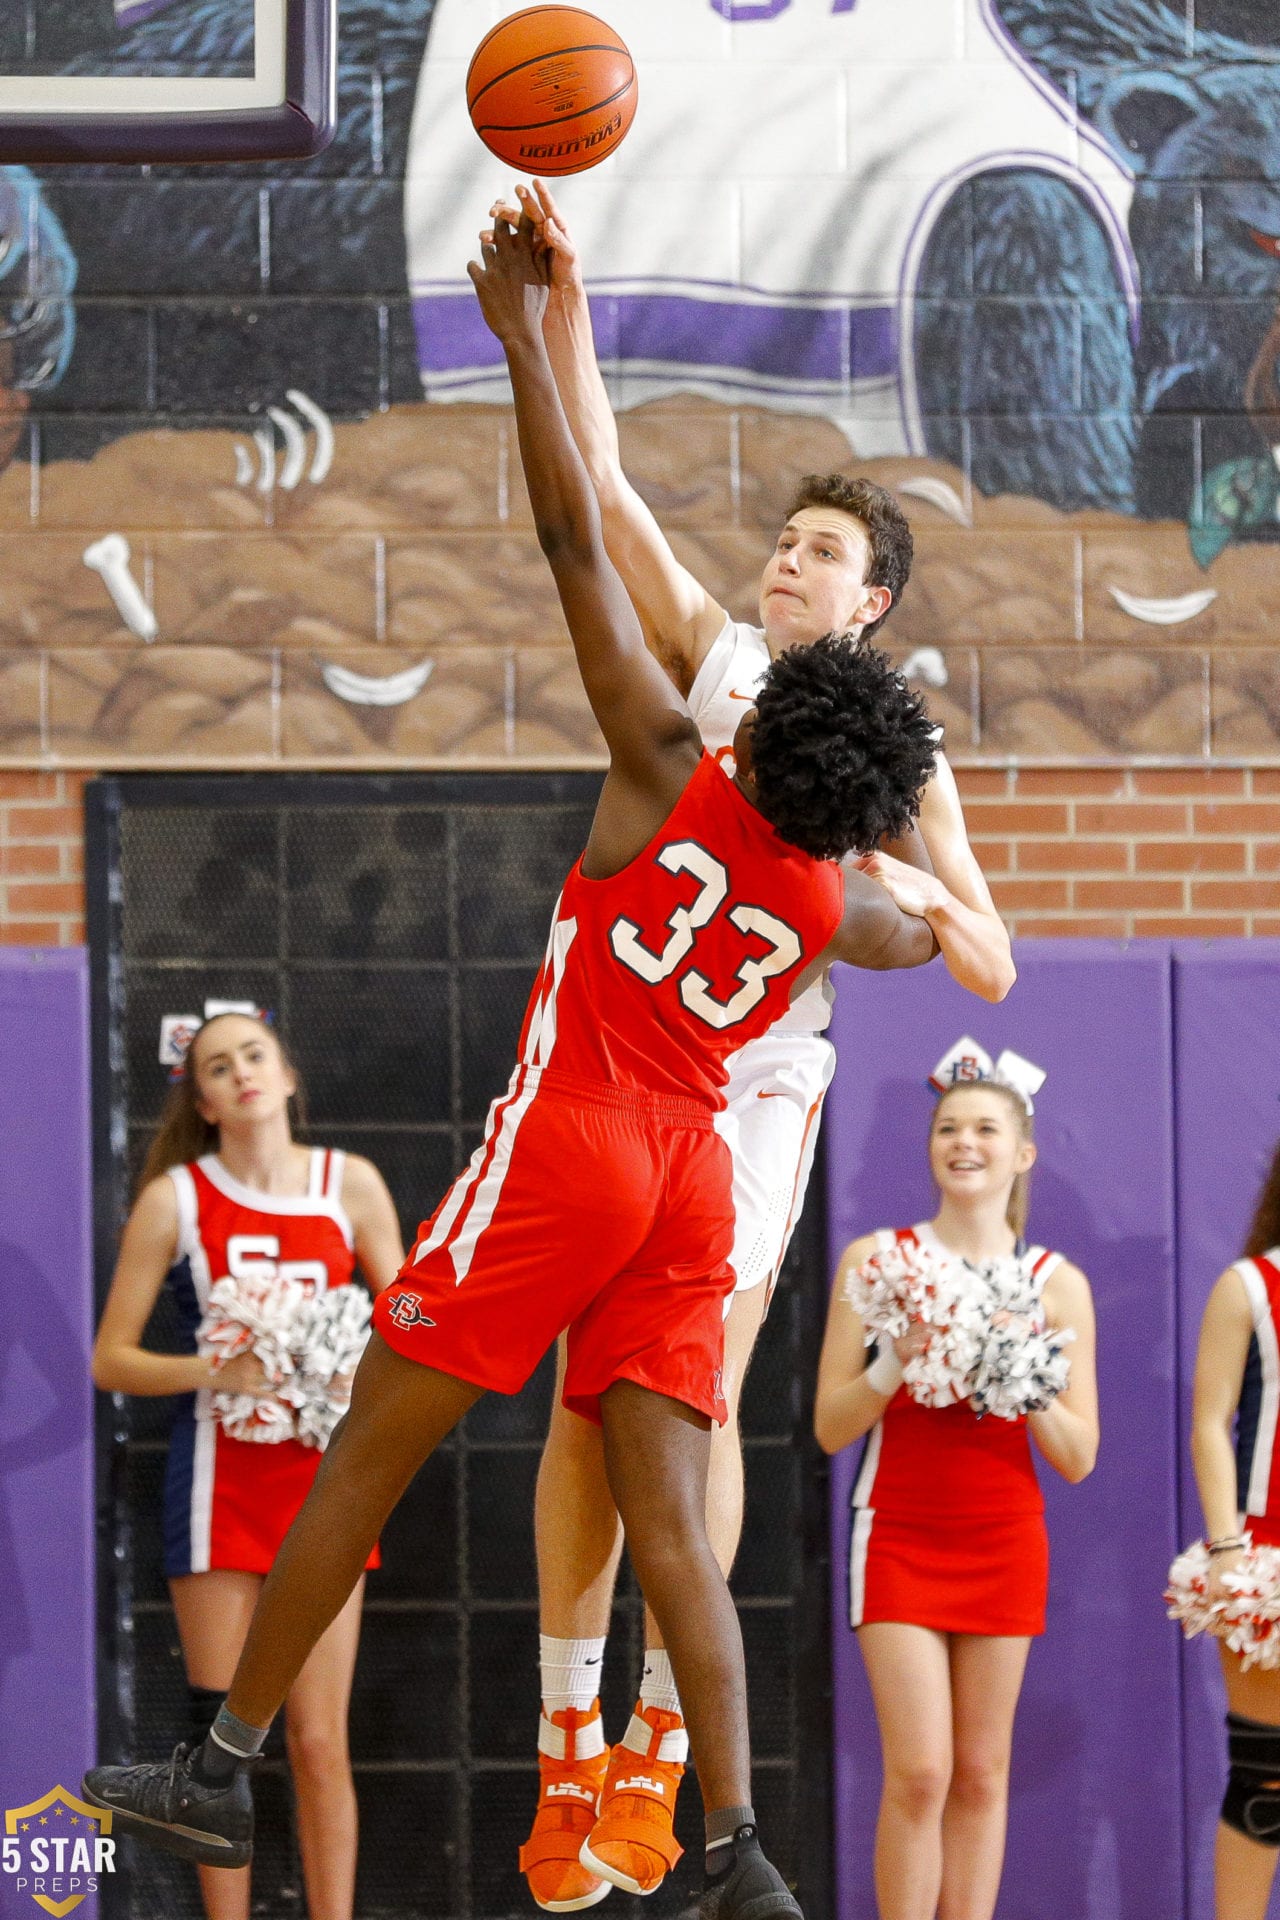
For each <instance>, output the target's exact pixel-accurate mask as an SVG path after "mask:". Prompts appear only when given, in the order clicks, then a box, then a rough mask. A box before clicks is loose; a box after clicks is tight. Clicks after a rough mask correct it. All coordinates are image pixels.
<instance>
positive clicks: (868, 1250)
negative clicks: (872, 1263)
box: [836, 1227, 894, 1281]
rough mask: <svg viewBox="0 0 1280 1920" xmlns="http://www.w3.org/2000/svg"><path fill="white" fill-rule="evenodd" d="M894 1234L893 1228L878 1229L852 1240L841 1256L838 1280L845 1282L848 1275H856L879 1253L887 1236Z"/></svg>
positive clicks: (837, 1269) (837, 1274) (837, 1272)
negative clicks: (866, 1262)
mask: <svg viewBox="0 0 1280 1920" xmlns="http://www.w3.org/2000/svg"><path fill="white" fill-rule="evenodd" d="M893 1232H894V1229H893V1228H892V1227H877V1228H876V1229H875V1231H874V1232H872V1233H860V1234H859V1235H858V1237H857V1239H856V1240H851V1241H850V1242H849V1244H848V1246H847V1247H846V1248H845V1250H844V1252H843V1253H842V1254H841V1255H840V1263H839V1265H838V1266H837V1268H836V1280H837V1281H840V1280H843V1279H844V1278H845V1277H846V1275H848V1274H850V1273H856V1272H857V1270H858V1268H859V1267H860V1266H862V1265H863V1263H864V1262H865V1261H867V1260H869V1259H870V1258H871V1256H872V1254H873V1253H878V1252H879V1250H880V1248H881V1247H882V1246H883V1245H884V1237H885V1234H886V1233H888V1234H892V1233H893Z"/></svg>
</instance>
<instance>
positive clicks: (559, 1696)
mask: <svg viewBox="0 0 1280 1920" xmlns="http://www.w3.org/2000/svg"><path fill="white" fill-rule="evenodd" d="M538 1659H539V1663H540V1665H541V1667H542V1711H543V1712H544V1713H545V1714H547V1715H551V1714H553V1713H558V1712H560V1711H561V1710H562V1709H563V1708H565V1707H577V1709H578V1711H579V1712H580V1713H585V1712H586V1710H587V1708H588V1707H589V1706H590V1705H591V1702H592V1701H593V1700H594V1699H595V1698H596V1695H597V1694H598V1693H599V1691H600V1670H601V1664H602V1662H603V1660H604V1635H603V1634H601V1636H600V1638H599V1639H598V1640H556V1639H554V1638H553V1636H552V1635H551V1634H549V1633H544V1634H541V1635H539V1651H538Z"/></svg>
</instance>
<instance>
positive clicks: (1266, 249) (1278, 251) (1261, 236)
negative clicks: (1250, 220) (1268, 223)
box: [1246, 227, 1280, 260]
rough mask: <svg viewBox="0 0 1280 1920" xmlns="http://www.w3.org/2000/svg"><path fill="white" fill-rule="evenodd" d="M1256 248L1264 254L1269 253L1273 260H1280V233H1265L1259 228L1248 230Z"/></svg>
mask: <svg viewBox="0 0 1280 1920" xmlns="http://www.w3.org/2000/svg"><path fill="white" fill-rule="evenodd" d="M1246 231H1247V232H1248V235H1249V238H1250V239H1251V240H1252V242H1253V244H1254V246H1255V247H1260V248H1261V250H1262V252H1263V253H1269V254H1270V255H1271V258H1272V259H1273V260H1280V233H1263V232H1261V231H1260V229H1259V228H1257V227H1249V228H1247V229H1246Z"/></svg>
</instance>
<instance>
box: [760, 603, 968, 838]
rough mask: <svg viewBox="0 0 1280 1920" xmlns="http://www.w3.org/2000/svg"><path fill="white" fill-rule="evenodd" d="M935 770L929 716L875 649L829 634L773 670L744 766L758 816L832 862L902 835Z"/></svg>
mask: <svg viewBox="0 0 1280 1920" xmlns="http://www.w3.org/2000/svg"><path fill="white" fill-rule="evenodd" d="M933 764H934V743H933V725H932V722H931V721H930V719H929V716H928V715H927V713H926V712H925V710H924V707H923V705H922V704H921V701H920V700H919V698H918V697H917V696H916V695H915V694H914V693H912V692H911V691H910V689H909V688H908V686H907V683H906V681H905V680H904V679H903V677H902V675H901V674H900V673H895V672H894V670H893V668H892V667H891V666H890V664H889V661H888V659H887V657H886V656H885V655H884V654H883V653H878V652H877V651H876V649H875V648H874V647H869V646H867V645H866V643H865V642H860V641H858V640H855V639H851V638H849V637H848V636H846V635H843V634H837V633H829V634H827V635H826V636H825V638H823V639H821V640H816V641H814V642H813V643H812V644H811V645H809V646H799V647H788V648H787V650H786V651H785V653H780V654H779V655H778V656H777V658H776V659H775V660H774V661H773V662H772V663H771V665H770V667H769V669H768V672H767V673H766V674H765V676H764V679H763V681H762V682H761V685H760V690H759V692H758V694H757V695H756V717H755V725H754V727H753V728H752V732H751V766H752V771H753V773H754V776H755V792H756V803H757V805H758V806H759V808H760V811H761V813H762V814H763V815H764V817H765V819H766V820H767V821H768V822H769V824H770V826H772V827H774V828H775V829H776V830H777V832H778V833H780V834H781V836H782V838H783V839H784V840H788V841H790V843H791V845H792V846H796V847H799V848H800V849H801V851H802V852H804V853H808V854H812V856H813V857H814V859H816V860H838V859H840V858H841V857H842V856H843V855H844V854H846V853H850V852H857V853H870V852H872V851H873V850H874V849H875V848H876V847H877V846H878V845H879V844H880V842H881V840H884V839H886V838H888V839H892V838H894V837H896V836H897V835H898V834H900V833H905V831H906V829H907V827H908V826H909V824H910V822H911V821H912V820H913V819H914V818H915V816H916V814H917V813H918V812H919V811H920V791H921V788H922V787H923V786H924V784H925V782H926V781H927V780H928V778H929V776H930V774H931V773H932V772H933Z"/></svg>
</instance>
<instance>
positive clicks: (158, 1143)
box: [138, 1013, 307, 1192]
mask: <svg viewBox="0 0 1280 1920" xmlns="http://www.w3.org/2000/svg"><path fill="white" fill-rule="evenodd" d="M256 1018H257V1016H256V1015H255V1014H227V1013H215V1014H214V1015H213V1017H212V1018H211V1019H209V1020H205V1021H204V1022H203V1023H202V1024H201V1025H200V1026H198V1027H197V1028H196V1031H195V1033H194V1035H193V1036H192V1040H191V1045H190V1046H189V1047H188V1048H187V1057H186V1064H185V1065H184V1067H183V1069H182V1073H181V1076H180V1077H179V1078H178V1080H176V1081H175V1082H174V1084H173V1086H172V1087H171V1088H170V1089H169V1097H168V1099H167V1100H166V1101H165V1103H164V1111H163V1112H162V1113H161V1115H160V1125H159V1128H158V1130H157V1132H156V1137H155V1139H154V1140H153V1141H152V1142H151V1146H150V1148H149V1149H148V1152H147V1158H146V1162H145V1164H144V1166H143V1169H142V1173H141V1175H140V1176H139V1179H138V1191H139V1192H141V1191H142V1189H143V1187H145V1186H148V1185H149V1184H150V1183H151V1181H153V1180H156V1179H158V1178H159V1176H160V1175H161V1174H162V1173H167V1172H168V1170H169V1168H170V1167H182V1166H186V1165H187V1163H188V1162H189V1161H191V1160H199V1159H200V1158H202V1156H203V1155H204V1154H206V1153H216V1152H217V1150H218V1129H217V1127H215V1126H214V1125H213V1124H212V1122H211V1121H208V1120H206V1119H205V1117H204V1115H203V1114H202V1113H201V1112H200V1109H199V1107H198V1106H197V1104H196V1103H197V1101H198V1100H199V1098H200V1092H199V1089H198V1087H197V1086H196V1074H195V1053H196V1047H197V1046H198V1045H199V1042H200V1037H201V1035H202V1034H204V1033H206V1032H207V1031H208V1029H209V1028H210V1027H211V1026H212V1025H213V1023H214V1021H215V1020H230V1019H241V1020H253V1019H256ZM258 1024H259V1026H260V1027H261V1028H262V1031H263V1034H264V1035H265V1036H266V1037H267V1038H268V1039H270V1040H274V1042H275V1044H276V1046H277V1047H278V1048H279V1050H280V1058H281V1059H282V1060H283V1061H284V1064H285V1066H286V1067H288V1069H289V1071H290V1072H291V1073H292V1074H293V1076H294V1078H295V1080H296V1082H297V1086H296V1088H295V1091H294V1092H293V1093H292V1094H291V1095H290V1096H289V1129H290V1132H291V1133H292V1134H293V1136H294V1137H295V1138H296V1137H297V1135H298V1134H300V1133H305V1132H306V1127H307V1115H306V1101H305V1099H304V1097H303V1092H302V1079H301V1076H300V1075H299V1073H298V1069H297V1067H296V1066H295V1065H294V1063H293V1060H292V1058H291V1057H290V1054H289V1049H288V1048H287V1047H286V1046H285V1044H284V1041H283V1040H282V1039H281V1038H280V1035H279V1034H278V1033H276V1032H275V1031H274V1029H273V1028H271V1027H269V1026H267V1024H266V1022H265V1021H263V1020H259V1021H258Z"/></svg>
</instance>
